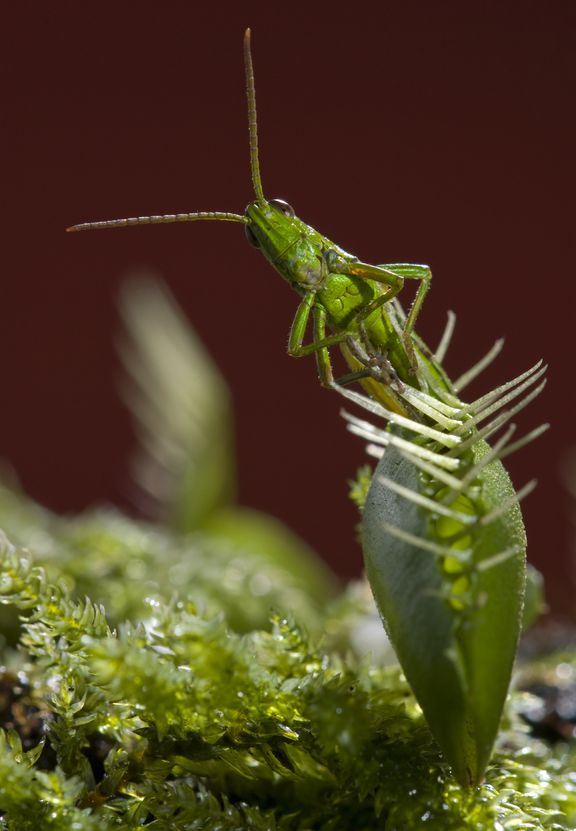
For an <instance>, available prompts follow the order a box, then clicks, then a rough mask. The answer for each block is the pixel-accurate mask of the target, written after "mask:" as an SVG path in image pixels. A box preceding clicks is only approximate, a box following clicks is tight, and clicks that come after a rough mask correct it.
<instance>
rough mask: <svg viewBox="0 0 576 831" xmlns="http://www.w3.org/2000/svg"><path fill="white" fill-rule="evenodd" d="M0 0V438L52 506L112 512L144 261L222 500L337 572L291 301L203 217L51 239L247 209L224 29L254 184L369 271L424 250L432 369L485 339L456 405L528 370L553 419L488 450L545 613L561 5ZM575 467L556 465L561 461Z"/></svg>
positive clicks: (331, 408) (560, 343)
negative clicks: (194, 399)
mask: <svg viewBox="0 0 576 831" xmlns="http://www.w3.org/2000/svg"><path fill="white" fill-rule="evenodd" d="M14 8H15V7H13V8H12V11H10V12H7V11H6V9H5V10H4V11H3V21H2V32H3V33H2V35H1V44H0V65H1V69H2V75H1V77H2V119H1V120H2V125H1V132H0V136H1V140H2V155H1V159H2V168H3V172H2V185H3V187H2V204H1V208H2V231H3V234H2V258H1V261H0V265H1V269H2V275H3V276H2V295H1V298H2V301H1V314H0V321H1V325H0V371H1V379H2V387H1V388H2V406H1V410H0V454H1V455H3V456H4V457H5V458H6V459H8V460H9V461H10V462H11V463H12V464H13V465H14V467H15V468H16V469H17V471H18V472H19V474H20V476H21V478H22V480H23V483H24V485H25V487H26V488H27V490H28V491H29V492H30V493H31V494H32V495H33V496H35V497H36V498H38V499H39V500H41V501H42V502H44V503H45V504H48V505H50V506H51V507H53V508H56V509H58V510H69V511H75V510H78V509H81V508H83V507H84V506H86V505H88V504H91V503H94V502H101V501H106V500H112V501H113V502H115V503H118V504H120V505H122V506H124V507H129V506H130V499H131V496H130V494H131V491H130V486H129V480H128V478H127V474H126V471H127V460H128V457H129V454H130V451H131V448H132V447H133V436H132V433H131V425H130V421H129V418H128V416H127V414H126V412H125V411H124V409H123V407H122V405H121V404H120V402H119V399H118V397H117V395H116V392H115V383H116V379H117V377H118V374H119V367H118V362H117V359H116V356H115V352H114V336H115V334H116V333H117V331H118V320H117V316H116V311H115V296H116V293H117V289H118V286H119V285H120V283H121V282H122V280H123V278H124V277H125V275H126V274H127V273H128V272H132V271H134V270H135V269H138V268H140V267H146V268H151V269H153V270H155V271H156V272H158V273H160V274H162V275H163V276H164V277H165V279H166V280H167V282H168V284H169V285H170V287H171V288H172V290H173V292H174V293H175V294H176V296H177V298H178V299H179V301H180V302H181V304H182V305H183V306H184V308H185V309H186V312H187V314H188V315H189V317H190V320H191V321H192V322H193V323H194V325H195V326H196V328H197V329H198V331H199V332H200V334H201V336H202V338H203V339H204V341H205V342H206V344H207V345H208V347H209V348H210V350H211V351H212V352H213V354H214V355H215V357H216V359H217V361H218V363H219V365H220V366H221V368H222V371H223V372H224V374H225V375H226V377H227V378H228V380H229V383H230V385H231V387H232V389H233V392H234V396H235V401H236V413H237V442H238V452H239V471H240V497H241V500H242V502H244V503H247V504H251V505H254V506H258V507H260V508H262V509H264V510H266V511H270V512H271V513H273V514H276V515H278V516H280V517H282V518H283V519H284V520H286V521H287V522H288V523H289V524H290V525H291V526H293V527H294V528H295V529H297V530H298V531H300V532H301V533H302V534H303V535H304V536H305V537H306V538H307V539H308V540H310V541H311V542H312V543H313V544H314V545H315V546H316V547H317V549H318V550H319V551H320V552H321V553H322V554H323V556H324V557H326V558H327V559H328V560H329V561H330V562H332V563H333V564H334V566H335V567H336V568H337V570H338V571H339V572H340V573H342V574H345V575H352V574H356V573H358V572H359V570H360V567H361V566H360V563H361V555H360V551H359V549H358V547H357V545H356V543H355V541H354V533H353V525H354V522H355V520H356V517H355V512H354V509H353V507H352V506H350V505H349V503H348V500H347V496H346V490H347V488H346V480H347V478H348V477H350V476H351V475H352V473H353V472H354V470H355V468H356V467H357V466H358V465H359V464H360V463H362V462H363V451H362V445H361V443H360V442H359V441H358V440H356V439H354V438H353V437H351V436H349V435H348V434H347V433H346V432H345V430H344V425H343V423H342V421H341V420H340V418H339V416H338V410H339V408H340V401H338V400H337V399H336V397H335V396H334V395H331V394H329V393H328V392H325V391H323V390H321V389H320V388H319V385H318V383H317V380H316V374H315V367H314V363H313V361H312V360H302V361H295V360H292V359H290V358H288V357H287V356H286V354H285V347H286V338H287V333H288V329H289V325H290V322H291V319H292V315H293V313H294V310H295V308H296V297H295V296H293V295H292V294H291V293H290V291H289V289H288V287H287V286H285V285H284V284H283V283H282V282H281V281H280V278H278V277H277V276H276V275H275V274H274V273H273V272H272V271H271V270H270V268H269V267H268V266H267V265H266V264H265V262H264V261H263V260H261V259H259V257H258V255H257V253H256V252H254V251H253V250H251V249H250V248H249V247H248V246H247V245H246V243H245V240H244V235H243V232H242V229H241V228H238V227H235V226H230V225H221V224H216V223H206V224H203V225H187V226H170V227H157V228H149V229H135V230H130V231H122V232H107V233H103V232H100V233H94V234H85V235H80V234H78V235H75V236H70V235H66V234H64V232H63V229H64V227H65V226H66V225H68V224H70V223H73V222H79V221H84V220H89V219H102V218H109V217H115V216H125V215H133V214H145V213H158V212H177V211H186V210H198V209H219V210H235V211H242V210H243V208H244V206H245V204H246V203H247V202H248V200H249V199H250V198H251V189H250V179H249V170H248V152H247V129H246V108H245V101H244V80H243V68H242V57H241V43H242V33H243V30H244V28H245V26H246V25H250V26H251V27H252V29H253V36H254V42H253V46H254V58H255V70H256V82H257V93H258V105H259V115H260V137H261V148H262V150H261V161H262V173H263V179H264V186H265V190H266V193H267V194H268V195H269V196H282V197H284V198H286V199H288V200H289V201H290V202H292V203H293V204H294V206H295V207H296V210H297V212H298V213H299V214H300V215H301V216H302V218H304V219H306V220H307V221H309V222H310V223H311V224H313V225H315V226H316V227H318V228H319V229H320V230H322V231H323V232H324V233H325V234H327V235H328V236H330V237H332V238H333V239H335V240H336V241H337V242H339V243H340V244H341V245H342V246H343V247H345V248H347V249H348V250H350V251H352V252H354V253H356V254H357V255H358V256H360V257H361V258H363V259H364V260H367V261H369V262H383V261H388V262H393V261H403V260H410V261H415V262H420V261H422V262H428V263H430V264H431V265H432V268H433V271H434V275H435V278H434V286H433V291H432V292H431V294H430V295H429V299H428V300H427V302H426V306H425V310H424V313H423V315H422V318H421V331H422V332H423V334H424V336H425V337H426V338H428V339H429V340H430V341H431V343H433V344H434V343H435V342H436V340H437V338H438V337H439V335H440V333H441V330H442V328H443V325H444V319H445V311H446V309H447V308H452V309H454V310H456V311H457V312H458V314H459V321H460V322H459V327H458V329H457V332H456V337H455V341H454V345H453V349H452V351H451V354H450V356H449V360H448V368H449V369H450V370H451V371H452V372H453V373H454V374H458V373H459V372H460V371H462V370H463V369H465V368H466V367H467V366H468V365H470V364H471V363H473V362H474V361H475V360H476V359H477V358H478V357H479V356H480V355H481V354H483V352H484V351H486V350H487V349H488V348H489V346H490V345H491V343H492V342H493V340H494V339H495V338H496V337H498V336H501V335H505V336H506V340H507V345H506V349H505V352H504V354H503V356H502V357H501V358H500V359H499V360H498V362H497V363H496V364H495V365H494V366H493V367H492V368H491V369H490V370H489V372H488V373H487V374H486V376H485V377H484V379H483V380H482V381H481V382H480V383H479V384H477V385H476V387H475V389H474V390H471V394H473V393H474V392H477V393H478V394H479V393H480V392H482V391H485V390H486V389H487V388H489V387H490V386H494V385H496V384H497V383H499V382H502V381H504V380H506V379H508V378H509V377H511V376H513V375H515V374H517V373H519V372H520V371H522V370H524V369H525V368H527V367H528V366H530V365H531V364H532V363H534V362H535V361H536V360H537V359H538V358H539V357H540V356H543V357H544V358H545V359H546V360H548V361H549V362H550V365H551V368H550V384H549V387H548V389H547V391H546V392H545V394H544V395H543V396H542V397H541V398H540V399H539V400H538V401H537V402H536V403H535V404H534V405H532V406H531V407H530V409H529V411H527V412H526V413H524V414H523V416H522V417H521V419H520V421H521V424H522V426H523V427H524V428H525V429H528V428H530V427H532V426H534V425H536V424H538V423H539V422H541V421H543V420H550V421H552V423H553V430H552V431H551V432H550V433H549V434H548V435H547V436H546V437H544V438H542V439H540V441H539V442H538V444H537V445H535V446H533V447H531V448H529V449H527V450H525V451H523V452H522V453H521V454H520V455H519V456H518V457H517V458H513V459H512V460H511V462H510V468H511V471H512V474H513V477H514V480H515V482H516V483H517V484H518V485H521V484H523V483H524V482H525V481H526V480H527V479H528V478H531V477H532V476H533V475H536V476H538V478H539V480H540V487H539V489H538V490H537V492H536V493H535V494H534V495H532V496H531V497H530V498H529V500H528V501H527V503H526V516H527V526H528V533H529V538H530V545H529V555H530V557H531V559H532V560H533V561H534V562H535V563H536V564H537V565H538V566H540V567H541V568H542V569H543V570H544V571H545V572H546V573H547V574H548V575H549V577H550V582H551V585H552V589H553V594H554V597H555V598H556V602H557V603H558V605H559V607H563V608H564V609H567V608H568V606H569V603H570V588H569V583H568V576H569V574H570V571H571V565H570V562H569V557H570V555H569V551H570V543H571V540H570V535H571V531H570V529H569V526H568V521H567V516H568V513H569V508H570V504H569V500H568V497H567V496H566V494H565V490H564V487H563V485H562V483H561V477H560V473H559V468H560V464H561V461H562V458H563V455H564V454H565V453H566V452H567V451H568V450H569V448H571V447H572V445H574V444H576V429H575V418H574V416H575V396H574V387H573V384H574V352H575V347H574V333H575V329H576V321H575V319H574V305H573V301H574V297H575V292H574V283H575V280H576V272H575V265H574V263H575V259H576V258H575V256H574V254H575V252H574V232H573V227H574V198H575V197H574V193H575V181H574V163H573V160H574V153H575V146H576V141H575V139H576V129H575V127H576V124H575V115H574V112H575V106H574V105H575V102H574V80H575V52H574V47H575V42H576V27H575V14H574V11H575V6H574V3H573V2H571V1H570V0H566V2H564V3H554V2H548V3H542V2H528V1H527V0H525V2H522V3H520V2H517V3H481V2H468V3H462V2H434V3H431V2H429V0H422V2H406V3H402V4H398V3H395V4H391V3H390V4H381V6H380V8H379V11H378V12H373V13H372V12H370V11H369V10H368V9H364V8H363V6H362V5H361V4H353V5H349V7H348V8H349V10H348V11H347V12H342V13H340V14H339V13H337V12H336V13H335V12H334V8H332V9H331V11H330V13H329V9H330V7H320V6H318V7H313V6H310V5H308V6H307V7H306V8H305V9H303V10H299V7H295V6H290V7H288V6H287V5H282V6H280V5H279V4H272V3H270V4H268V5H265V4H262V3H246V4H245V3H236V4H234V5H230V6H228V5H222V4H216V3H212V4H203V5H202V6H199V5H198V4H196V3H191V2H179V1H177V2H166V3H146V2H144V3H143V2H139V3H135V2H122V3H118V2H116V3H113V4H112V3H98V4H91V5H88V4H80V3H77V2H76V3H72V2H69V3H65V2H61V3H55V4H44V3H32V2H28V3H25V2H24V3H22V2H21V3H19V4H18V11H17V12H16V11H15V10H14ZM575 475H576V474H575Z"/></svg>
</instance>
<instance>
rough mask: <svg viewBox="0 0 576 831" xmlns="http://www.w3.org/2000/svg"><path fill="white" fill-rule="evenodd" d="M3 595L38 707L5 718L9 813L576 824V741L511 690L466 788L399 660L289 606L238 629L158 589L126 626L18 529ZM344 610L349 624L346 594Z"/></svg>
mask: <svg viewBox="0 0 576 831" xmlns="http://www.w3.org/2000/svg"><path fill="white" fill-rule="evenodd" d="M106 585H107V584H106ZM0 599H1V601H2V603H4V604H7V605H10V606H12V607H14V608H17V609H19V610H20V613H21V615H22V616H23V619H24V620H23V628H22V632H21V637H20V648H21V651H20V652H19V653H18V654H14V653H7V654H6V656H5V662H6V663H7V664H9V665H10V671H9V670H5V672H4V679H5V682H6V683H8V682H9V680H10V678H12V679H14V678H16V676H15V675H14V672H15V671H20V673H21V675H20V676H19V679H18V684H20V686H22V685H23V684H24V683H27V684H29V691H28V693H27V697H26V707H27V711H28V713H29V714H33V715H34V719H35V722H34V719H32V715H30V717H29V718H27V719H24V721H20V722H19V723H17V724H16V730H17V732H14V731H12V732H5V733H4V734H2V733H0V737H1V739H0V741H1V747H0V811H1V813H2V816H3V820H2V824H1V825H0V827H5V828H7V829H14V831H21V830H23V829H29V828H30V829H32V828H34V829H37V828H52V827H54V828H62V829H68V828H70V829H80V831H82V830H83V829H95V828H107V827H111V828H125V829H132V828H139V827H141V825H142V824H143V823H146V827H150V828H151V829H182V831H184V829H199V828H205V829H245V828H250V829H262V831H263V830H264V829H287V831H305V829H323V831H336V829H355V830H356V829H362V831H370V829H380V828H384V827H385V828H386V829H387V830H388V829H410V828H416V827H420V826H422V827H428V828H433V829H435V828H438V829H478V831H480V829H482V831H484V829H487V828H495V829H499V828H522V829H528V828H533V829H544V828H565V829H568V828H573V827H574V823H575V822H576V776H575V775H574V774H573V773H572V772H571V770H572V767H573V764H574V762H575V761H576V752H575V750H574V748H573V746H571V745H568V744H560V745H558V746H557V747H556V748H555V749H551V748H550V747H548V746H547V745H545V744H544V743H542V742H541V741H538V740H536V739H534V738H531V737H530V736H529V735H528V733H527V728H526V727H523V726H521V722H520V721H519V720H518V719H517V717H516V715H515V707H514V706H512V707H510V708H509V712H508V727H507V729H506V731H505V732H503V734H502V736H501V740H500V750H499V752H498V753H497V754H496V756H495V758H494V760H493V763H492V764H491V766H490V768H489V770H488V775H487V778H486V782H485V784H484V785H483V786H482V787H480V788H479V789H477V790H473V791H466V790H463V789H462V788H460V787H459V786H458V785H457V784H456V783H455V781H454V780H453V778H452V777H451V774H450V771H449V769H447V767H446V765H445V764H444V763H443V761H442V758H441V756H440V754H439V752H438V750H437V748H436V746H435V744H434V742H433V740H432V738H431V736H430V734H429V732H428V729H427V728H426V726H425V723H424V722H423V719H422V716H421V713H420V710H419V708H418V706H417V705H416V703H415V701H414V699H413V698H412V696H411V694H410V691H409V689H408V688H407V685H406V683H405V681H404V679H403V677H402V675H401V674H400V671H399V669H398V668H397V667H396V666H392V667H382V666H375V665H374V664H373V663H371V662H369V661H367V660H362V659H359V658H358V657H356V656H355V655H354V653H353V652H352V651H351V650H350V649H347V650H346V652H347V655H346V657H342V652H341V651H338V652H336V651H334V650H333V649H330V648H328V647H327V646H326V644H324V646H323V645H322V641H321V640H320V641H319V640H318V639H317V638H316V637H314V638H311V637H309V636H308V635H307V634H306V633H305V632H304V631H303V629H302V627H301V626H299V625H298V624H297V623H296V622H295V621H294V620H288V619H286V618H285V617H280V616H276V617H274V618H273V621H272V627H271V628H270V629H268V630H264V629H253V630H252V631H250V632H247V633H245V634H239V633H237V632H233V631H231V629H230V628H229V627H228V626H227V624H226V622H225V619H224V614H220V615H216V616H214V615H213V614H212V613H209V614H208V613H199V611H198V608H197V605H196V604H195V603H194V602H192V601H190V600H180V601H175V602H166V601H165V600H161V599H158V598H155V599H154V600H153V601H152V602H151V603H149V604H148V606H147V607H146V614H144V615H143V616H142V618H141V622H140V623H132V624H122V625H121V626H119V627H118V628H117V629H113V628H112V627H111V626H110V625H109V623H108V620H107V616H106V613H105V611H104V609H103V608H102V607H100V606H99V605H96V604H94V603H92V602H91V601H90V600H87V599H83V600H79V599H76V598H75V597H74V596H73V594H71V592H70V590H69V588H68V587H67V586H66V584H65V583H64V584H62V583H60V584H54V583H53V582H51V581H50V580H49V579H48V578H47V577H46V576H45V574H44V572H43V570H42V569H40V568H39V567H37V566H35V565H33V564H32V563H31V561H30V558H29V556H28V555H27V554H25V553H24V552H22V551H19V550H15V549H12V548H11V547H10V546H9V545H8V544H6V545H5V550H4V551H3V553H2V561H1V567H0ZM342 609H343V610H344V609H346V610H347V611H346V614H347V615H348V617H346V614H344V616H343V619H345V620H346V621H347V625H349V624H350V622H351V617H350V615H351V612H350V606H346V604H343V606H342ZM334 620H335V618H334V617H333V618H332V624H331V625H332V627H334V626H335V623H334ZM340 638H341V640H342V639H343V638H344V635H343V633H342V632H340ZM563 660H564V661H566V656H564V657H563ZM22 673H25V675H26V680H23V676H22ZM14 683H15V682H14ZM13 700H14V697H13ZM517 701H519V698H518V697H516V698H514V699H513V704H514V702H517ZM8 712H10V718H11V719H12V722H14V720H15V717H14V714H15V712H17V708H16V706H15V704H12V706H11V708H10V707H8V708H5V711H4V725H5V726H6V725H7V724H8V723H9V722H10V718H8V717H7V716H6V713H8ZM33 723H35V724H36V734H34V732H31V729H30V725H31V724H33ZM44 731H45V734H46V735H45V741H46V746H45V747H44V748H43V749H42V748H41V744H40V742H41V735H42V733H43V732H44ZM18 734H19V735H18ZM23 747H24V749H23ZM36 748H37V749H36ZM40 751H41V752H40Z"/></svg>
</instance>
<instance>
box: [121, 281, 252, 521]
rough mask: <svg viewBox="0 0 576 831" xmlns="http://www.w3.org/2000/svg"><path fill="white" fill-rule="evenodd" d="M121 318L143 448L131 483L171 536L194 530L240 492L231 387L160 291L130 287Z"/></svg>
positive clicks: (159, 287)
mask: <svg viewBox="0 0 576 831" xmlns="http://www.w3.org/2000/svg"><path fill="white" fill-rule="evenodd" d="M121 312H122V316H123V319H124V322H125V326H126V334H127V337H125V338H124V339H123V341H122V342H121V344H120V353H121V356H122V360H123V363H124V366H125V368H126V371H127V375H128V381H127V382H126V383H125V384H124V387H123V390H124V398H125V400H126V402H127V404H128V406H129V407H130V409H131V411H132V413H133V415H134V417H135V419H136V421H137V424H138V433H139V438H140V444H141V452H140V454H139V456H138V457H137V458H136V459H135V463H134V477H135V479H136V481H137V483H138V484H139V486H140V487H141V489H142V491H143V492H144V494H145V495H146V496H147V498H148V499H149V500H150V501H151V502H152V504H153V505H154V506H155V508H156V513H158V514H161V515H162V517H163V518H164V519H165V520H167V522H168V524H169V525H170V526H171V527H172V528H173V529H174V530H177V531H182V532H187V531H191V530H194V529H196V528H198V527H199V526H200V525H201V524H202V523H203V522H204V520H205V519H206V518H207V517H208V516H209V515H210V513H211V512H212V511H213V510H215V509H217V508H220V507H222V506H224V505H227V504H229V503H230V502H231V501H232V498H233V495H234V493H235V487H236V486H235V482H236V476H235V463H234V442H233V420H232V409H231V402H230V395H229V392H228V388H227V386H226V383H225V381H224V379H223V378H222V376H221V374H220V372H219V370H218V368H217V367H216V365H215V364H214V362H213V360H212V359H211V357H210V356H209V355H208V353H207V352H206V350H205V348H204V346H203V345H202V343H201V342H200V340H199V339H198V337H197V336H196V335H195V333H194V331H193V330H192V328H191V326H190V325H189V323H188V322H187V320H186V318H185V317H184V315H183V313H182V311H181V310H180V308H179V307H178V305H177V304H176V302H175V301H174V299H173V298H172V296H171V295H170V293H169V291H168V289H167V288H166V287H165V286H164V285H163V284H161V283H160V282H158V281H155V280H153V279H150V278H147V279H145V278H140V279H138V280H133V281H132V282H130V283H129V284H128V285H127V286H126V287H125V288H124V290H123V293H122V296H121Z"/></svg>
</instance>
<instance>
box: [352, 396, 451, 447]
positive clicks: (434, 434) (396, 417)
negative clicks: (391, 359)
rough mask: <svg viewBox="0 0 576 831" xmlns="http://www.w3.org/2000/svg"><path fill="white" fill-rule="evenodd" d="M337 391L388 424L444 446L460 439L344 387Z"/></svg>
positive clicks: (448, 445) (449, 445)
mask: <svg viewBox="0 0 576 831" xmlns="http://www.w3.org/2000/svg"><path fill="white" fill-rule="evenodd" d="M338 392H339V393H340V395H342V396H344V398H347V399H348V400H349V401H353V402H354V403H355V404H358V405H359V406H360V407H363V408H364V409H365V410H368V411H369V412H371V413H374V415H378V416H380V417H381V418H385V419H386V420H387V421H388V423H389V424H397V425H398V426H400V427H403V428H405V429H406V430H410V431H411V432H412V433H417V434H418V435H421V436H424V437H425V438H427V439H431V440H432V441H436V442H438V443H439V444H443V445H444V446H445V447H454V446H455V445H457V444H459V443H460V442H461V441H462V439H461V438H460V436H456V435H454V434H452V433H444V432H442V431H440V430H436V429H435V428H434V427H428V425H426V424H422V423H421V422H419V421H414V419H412V418H408V417H407V416H403V415H400V414H399V413H394V412H392V410H388V409H386V407H383V406H382V405H381V404H378V403H377V402H376V401H373V400H372V399H370V398H366V396H364V395H360V393H357V392H353V391H352V390H348V389H345V388H344V387H338ZM442 418H443V416H442ZM454 423H455V424H457V425H460V424H461V422H454Z"/></svg>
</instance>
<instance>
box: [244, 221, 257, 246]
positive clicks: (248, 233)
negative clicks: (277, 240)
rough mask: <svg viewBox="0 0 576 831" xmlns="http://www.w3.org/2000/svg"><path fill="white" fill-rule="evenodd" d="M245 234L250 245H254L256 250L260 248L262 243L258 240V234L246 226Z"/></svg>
mask: <svg viewBox="0 0 576 831" xmlns="http://www.w3.org/2000/svg"><path fill="white" fill-rule="evenodd" d="M244 233H245V234H246V239H247V240H248V242H249V243H250V245H253V246H254V248H260V243H259V242H258V239H257V238H256V234H255V233H254V231H253V230H252V228H251V227H250V226H249V225H245V226H244Z"/></svg>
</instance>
